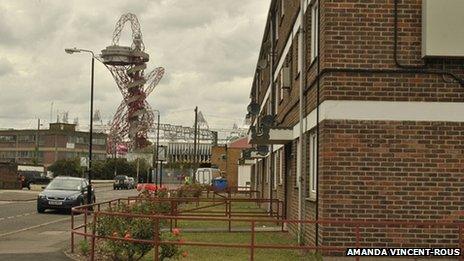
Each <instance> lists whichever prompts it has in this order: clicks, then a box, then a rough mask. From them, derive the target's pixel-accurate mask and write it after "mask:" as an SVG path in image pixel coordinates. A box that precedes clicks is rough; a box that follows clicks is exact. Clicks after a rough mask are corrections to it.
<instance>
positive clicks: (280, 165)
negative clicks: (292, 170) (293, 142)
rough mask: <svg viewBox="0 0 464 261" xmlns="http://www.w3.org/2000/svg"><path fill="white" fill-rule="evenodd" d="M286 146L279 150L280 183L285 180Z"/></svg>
mask: <svg viewBox="0 0 464 261" xmlns="http://www.w3.org/2000/svg"><path fill="white" fill-rule="evenodd" d="M284 155H285V154H284V148H282V149H280V150H279V185H282V183H283V181H284Z"/></svg>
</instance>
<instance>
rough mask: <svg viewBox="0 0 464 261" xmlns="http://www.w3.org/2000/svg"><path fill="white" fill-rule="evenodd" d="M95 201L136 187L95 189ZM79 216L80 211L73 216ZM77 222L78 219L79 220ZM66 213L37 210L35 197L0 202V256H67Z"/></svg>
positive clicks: (129, 192)
mask: <svg viewBox="0 0 464 261" xmlns="http://www.w3.org/2000/svg"><path fill="white" fill-rule="evenodd" d="M95 194H96V197H97V201H98V202H101V201H107V200H110V199H115V198H121V197H127V196H134V195H137V191H136V190H113V189H112V188H109V187H103V188H97V189H96V192H95ZM76 220H77V221H79V220H82V215H80V216H78V217H76ZM79 223H80V222H79ZM70 228H71V217H70V214H69V213H67V212H63V211H50V210H48V211H47V212H45V213H44V214H38V213H37V210H36V202H35V201H26V202H6V201H2V202H0V260H47V261H54V260H69V259H68V258H67V257H66V256H65V255H64V254H63V251H64V250H65V249H66V248H68V247H69V244H70V232H69V231H70Z"/></svg>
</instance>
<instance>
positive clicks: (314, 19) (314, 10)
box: [311, 0, 319, 62]
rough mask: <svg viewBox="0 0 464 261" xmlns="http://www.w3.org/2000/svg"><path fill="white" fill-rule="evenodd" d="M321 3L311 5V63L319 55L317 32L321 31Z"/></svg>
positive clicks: (316, 0) (314, 2)
mask: <svg viewBox="0 0 464 261" xmlns="http://www.w3.org/2000/svg"><path fill="white" fill-rule="evenodd" d="M318 15H319V1H318V0H314V1H313V2H312V3H311V62H313V61H314V59H316V57H317V56H318V55H319V53H318V44H319V41H318V39H317V36H318V35H317V32H318V29H319V18H318Z"/></svg>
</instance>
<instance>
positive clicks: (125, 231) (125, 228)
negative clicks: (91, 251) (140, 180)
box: [96, 195, 180, 260]
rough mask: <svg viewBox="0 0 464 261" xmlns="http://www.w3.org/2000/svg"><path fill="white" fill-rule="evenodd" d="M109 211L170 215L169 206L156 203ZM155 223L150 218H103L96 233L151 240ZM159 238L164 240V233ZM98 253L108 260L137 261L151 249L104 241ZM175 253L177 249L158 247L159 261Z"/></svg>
mask: <svg viewBox="0 0 464 261" xmlns="http://www.w3.org/2000/svg"><path fill="white" fill-rule="evenodd" d="M158 196H159V195H158ZM109 211H111V212H122V213H134V214H145V215H157V214H169V213H170V212H171V204H170V203H169V202H156V201H153V200H149V199H146V200H140V201H137V202H136V203H132V204H130V205H127V204H121V205H119V206H117V207H115V208H112V209H110V210H109ZM155 222H156V221H155V220H154V219H150V218H134V217H120V216H108V215H104V216H101V217H100V218H99V219H98V223H97V226H96V233H97V234H98V235H100V236H105V237H117V238H125V239H142V240H153V238H154V234H155V230H154V227H155ZM165 224H166V220H160V221H159V227H160V228H161V227H163V226H164V225H165ZM159 236H160V237H161V238H163V239H164V238H165V237H167V235H165V233H162V234H159ZM99 249H100V250H101V252H102V254H104V255H105V256H110V257H111V258H112V260H138V259H140V258H142V257H143V256H144V255H145V254H146V253H148V252H149V251H150V250H151V249H152V245H151V244H142V243H133V242H130V241H117V240H106V241H104V243H103V245H101V246H99ZM179 251H180V250H179V248H178V246H174V247H171V246H163V245H161V251H160V252H161V256H160V259H161V260H163V259H164V258H165V257H168V255H170V256H171V257H173V256H174V255H177V254H178V253H179ZM163 255H164V256H163Z"/></svg>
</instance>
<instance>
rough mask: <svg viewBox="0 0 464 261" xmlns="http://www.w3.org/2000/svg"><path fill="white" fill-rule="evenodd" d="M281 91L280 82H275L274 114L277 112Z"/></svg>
mask: <svg viewBox="0 0 464 261" xmlns="http://www.w3.org/2000/svg"><path fill="white" fill-rule="evenodd" d="M280 74H282V72H280ZM281 90H282V86H281V85H280V81H277V82H275V83H274V93H275V102H274V109H275V112H276V113H277V111H278V110H279V102H280V100H281V97H282V94H281Z"/></svg>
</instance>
